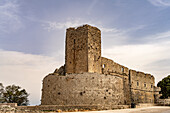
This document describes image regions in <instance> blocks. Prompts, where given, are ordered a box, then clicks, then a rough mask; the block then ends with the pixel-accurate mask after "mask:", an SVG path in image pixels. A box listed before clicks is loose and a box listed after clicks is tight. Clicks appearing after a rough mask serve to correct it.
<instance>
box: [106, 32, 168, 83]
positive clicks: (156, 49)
mask: <svg viewBox="0 0 170 113" xmlns="http://www.w3.org/2000/svg"><path fill="white" fill-rule="evenodd" d="M169 36H170V32H169V31H167V32H163V33H158V34H155V35H151V36H147V37H144V38H156V39H164V38H166V37H169ZM169 45H170V41H167V40H162V41H161V42H159V43H150V44H140V45H114V46H112V47H110V48H106V49H104V50H103V56H106V57H108V58H111V59H113V60H114V61H115V62H118V63H120V64H122V65H125V66H127V67H129V68H130V69H135V70H138V71H143V72H147V73H151V74H153V75H154V76H155V78H156V82H158V81H159V80H161V79H162V78H163V77H165V76H167V75H168V74H170V71H169V68H170V64H169V63H166V62H170V53H169V52H168V51H170V46H169Z"/></svg>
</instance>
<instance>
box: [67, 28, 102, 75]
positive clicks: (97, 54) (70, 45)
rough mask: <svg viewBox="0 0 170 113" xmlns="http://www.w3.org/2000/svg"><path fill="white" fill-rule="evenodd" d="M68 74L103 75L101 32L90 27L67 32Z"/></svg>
mask: <svg viewBox="0 0 170 113" xmlns="http://www.w3.org/2000/svg"><path fill="white" fill-rule="evenodd" d="M65 48H66V51H65V52H66V53H65V64H66V73H68V74H69V73H83V72H92V73H94V72H96V73H101V68H102V67H101V31H100V30H99V29H98V28H96V27H92V26H89V25H83V26H80V27H78V28H68V29H67V32H66V47H65Z"/></svg>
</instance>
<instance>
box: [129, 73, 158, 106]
mask: <svg viewBox="0 0 170 113" xmlns="http://www.w3.org/2000/svg"><path fill="white" fill-rule="evenodd" d="M130 82H131V92H132V101H133V102H134V103H154V84H155V80H154V77H153V76H152V75H150V74H145V73H143V72H138V71H135V70H130Z"/></svg>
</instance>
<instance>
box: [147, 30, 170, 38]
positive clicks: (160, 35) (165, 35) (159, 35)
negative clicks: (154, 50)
mask: <svg viewBox="0 0 170 113" xmlns="http://www.w3.org/2000/svg"><path fill="white" fill-rule="evenodd" d="M169 37H170V31H166V32H162V33H157V34H154V35H151V36H148V38H154V39H165V38H169Z"/></svg>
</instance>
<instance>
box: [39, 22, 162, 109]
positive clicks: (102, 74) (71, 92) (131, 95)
mask: <svg viewBox="0 0 170 113" xmlns="http://www.w3.org/2000/svg"><path fill="white" fill-rule="evenodd" d="M65 52H66V53H65V65H64V66H62V67H61V68H60V69H59V70H57V69H56V70H55V72H54V73H52V74H49V75H48V76H46V77H45V78H44V80H43V89H42V99H41V104H42V105H100V106H113V105H129V104H131V103H136V104H137V103H154V102H155V99H156V98H158V97H159V94H158V92H159V91H157V90H156V89H157V88H156V87H155V86H154V84H155V80H154V77H153V76H152V75H150V74H145V73H143V72H138V71H135V70H131V69H128V68H127V67H125V66H122V65H120V64H118V63H116V62H114V61H113V60H111V59H107V58H104V57H101V31H100V30H99V29H98V28H96V27H92V26H89V25H83V26H80V27H78V28H68V29H67V32H66V51H65Z"/></svg>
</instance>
